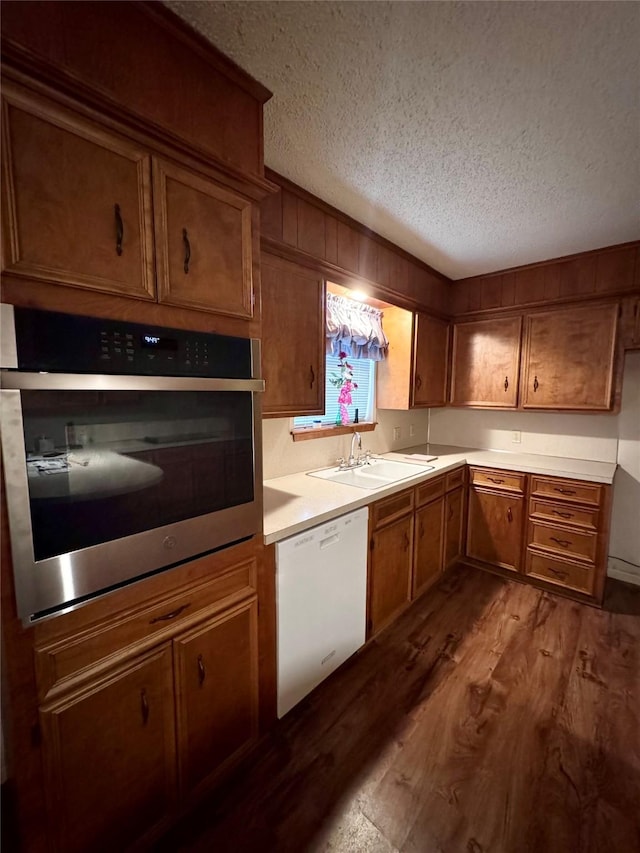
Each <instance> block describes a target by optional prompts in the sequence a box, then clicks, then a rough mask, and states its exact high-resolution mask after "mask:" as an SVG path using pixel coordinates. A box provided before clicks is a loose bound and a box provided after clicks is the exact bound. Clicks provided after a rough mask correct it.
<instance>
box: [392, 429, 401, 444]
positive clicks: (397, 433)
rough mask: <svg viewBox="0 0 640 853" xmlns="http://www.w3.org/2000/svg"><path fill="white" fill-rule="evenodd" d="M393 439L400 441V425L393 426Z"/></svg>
mask: <svg viewBox="0 0 640 853" xmlns="http://www.w3.org/2000/svg"><path fill="white" fill-rule="evenodd" d="M393 440H394V441H400V427H394V428H393Z"/></svg>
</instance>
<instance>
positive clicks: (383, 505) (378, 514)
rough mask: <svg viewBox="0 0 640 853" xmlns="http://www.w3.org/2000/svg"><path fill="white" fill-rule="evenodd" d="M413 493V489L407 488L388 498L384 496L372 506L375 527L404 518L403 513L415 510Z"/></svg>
mask: <svg viewBox="0 0 640 853" xmlns="http://www.w3.org/2000/svg"><path fill="white" fill-rule="evenodd" d="M413 493H414V490H413V489H405V490H404V492H400V493H399V494H397V495H391V496H390V497H388V498H383V499H382V500H381V501H376V503H374V504H373V506H372V508H371V518H372V521H373V526H374V528H376V527H380V526H381V525H383V524H388V523H389V522H390V521H394V520H395V519H396V518H402V516H403V515H406V514H407V513H409V512H413V507H414V494H413Z"/></svg>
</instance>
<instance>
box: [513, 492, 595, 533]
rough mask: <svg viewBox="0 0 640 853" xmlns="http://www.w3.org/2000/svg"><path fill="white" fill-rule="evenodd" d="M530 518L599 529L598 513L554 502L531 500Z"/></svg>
mask: <svg viewBox="0 0 640 853" xmlns="http://www.w3.org/2000/svg"><path fill="white" fill-rule="evenodd" d="M529 516H530V517H531V519H533V520H541V521H551V522H554V523H556V524H570V525H573V526H575V527H584V528H585V529H587V530H593V531H595V530H597V529H598V511H597V510H594V509H581V508H580V507H575V506H567V505H566V504H557V503H554V502H552V501H542V500H539V499H538V498H531V501H530V502H529Z"/></svg>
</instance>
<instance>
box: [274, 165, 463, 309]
mask: <svg viewBox="0 0 640 853" xmlns="http://www.w3.org/2000/svg"><path fill="white" fill-rule="evenodd" d="M266 177H267V178H268V180H270V181H271V182H272V183H275V184H278V186H279V187H280V191H279V192H277V193H275V195H272V196H269V197H268V198H267V199H265V200H264V201H263V202H262V204H261V207H260V209H261V214H262V225H261V233H262V242H263V248H264V249H267V250H268V251H269V252H271V253H276V254H281V255H283V256H284V257H288V258H289V259H290V260H296V261H298V262H301V263H304V264H306V265H308V266H313V267H315V268H316V269H320V270H321V271H322V272H323V273H324V274H325V275H326V276H327V277H328V278H331V279H332V280H334V281H337V282H338V283H339V284H350V283H351V284H353V283H354V280H355V279H357V280H361V281H363V282H366V283H367V284H368V285H369V290H370V292H371V295H372V296H375V297H377V298H379V299H383V300H386V301H389V302H394V303H396V304H402V305H405V306H406V307H409V308H423V309H425V310H427V311H429V312H430V313H435V314H439V315H447V314H449V313H450V310H451V307H450V306H451V289H450V288H451V281H450V280H449V279H448V278H447V277H446V276H444V275H443V274H442V273H439V272H437V271H436V270H434V269H432V268H431V267H429V266H427V264H424V263H423V262H422V261H419V260H418V259H417V258H414V257H412V256H411V255H409V254H408V253H407V252H404V251H403V250H402V249H400V248H398V247H397V246H394V244H393V243H390V242H389V241H388V240H385V239H384V238H383V237H380V236H379V235H378V234H376V233H375V232H373V231H371V230H370V229H368V228H366V227H365V226H364V225H361V224H360V223H359V222H356V221H355V220H353V219H350V218H349V217H348V216H346V215H345V214H344V213H342V212H341V211H339V210H336V209H335V208H333V207H331V206H330V205H328V204H326V203H325V202H323V201H321V199H319V198H316V197H315V196H313V195H311V194H310V193H308V192H306V190H303V189H302V188H301V187H298V186H296V185H295V184H293V183H291V182H290V181H288V180H287V179H286V178H283V177H282V176H281V175H278V174H277V173H276V172H272V171H271V170H269V169H267V170H266Z"/></svg>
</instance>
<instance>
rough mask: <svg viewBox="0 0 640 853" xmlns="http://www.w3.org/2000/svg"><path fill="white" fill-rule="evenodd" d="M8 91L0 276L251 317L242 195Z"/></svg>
mask: <svg viewBox="0 0 640 853" xmlns="http://www.w3.org/2000/svg"><path fill="white" fill-rule="evenodd" d="M3 92H4V98H3V109H4V118H5V133H4V136H3V146H4V147H3V159H4V162H5V165H6V168H5V170H4V173H3V177H4V182H5V183H4V187H3V200H4V211H3V213H4V215H3V219H4V235H3V236H4V244H5V245H4V252H3V255H4V260H3V272H4V273H5V274H10V275H12V276H17V277H19V278H21V279H27V280H34V279H35V280H42V281H47V282H50V283H53V284H64V285H71V286H73V287H78V288H84V289H88V290H98V291H102V292H106V293H110V294H116V295H119V296H130V297H135V298H137V299H147V300H157V301H158V302H161V303H165V304H167V305H173V306H180V307H186V308H196V309H198V310H201V311H210V312H213V313H216V314H221V315H226V316H231V317H237V318H240V319H250V318H251V317H252V316H253V284H252V263H253V261H252V259H253V243H252V241H253V235H254V233H255V234H257V218H256V217H257V211H254V209H253V205H252V202H251V201H250V200H249V199H248V198H245V197H244V196H243V195H242V194H241V193H239V192H236V191H235V190H231V189H230V188H228V187H227V186H224V185H223V184H222V183H218V182H217V181H215V180H214V179H213V178H211V177H205V176H204V175H200V174H197V173H195V172H193V171H191V170H189V169H186V168H183V167H181V166H178V165H176V164H173V163H170V162H168V161H166V160H164V159H163V158H159V157H155V156H153V152H152V151H151V150H147V149H146V148H145V147H144V146H141V145H138V144H136V143H134V142H132V141H129V140H128V139H127V138H126V137H124V136H121V135H118V134H116V133H114V132H112V131H111V130H107V129H106V128H103V127H101V126H100V125H99V124H97V123H96V122H94V121H93V120H89V119H88V118H86V117H84V116H83V115H82V114H81V113H80V112H77V113H76V112H73V111H71V110H69V109H66V108H63V107H61V106H58V105H57V104H54V103H53V102H50V101H48V100H45V99H44V98H40V97H37V96H35V95H31V94H27V93H26V92H24V91H23V90H22V89H20V88H19V87H18V86H14V85H13V84H11V83H6V84H5V85H4V86H3ZM152 173H153V183H152V179H151V175H152ZM155 273H157V286H156V280H155Z"/></svg>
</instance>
